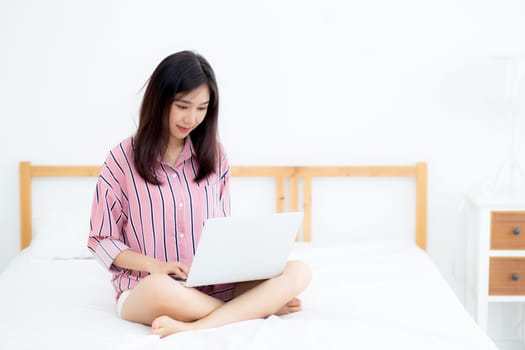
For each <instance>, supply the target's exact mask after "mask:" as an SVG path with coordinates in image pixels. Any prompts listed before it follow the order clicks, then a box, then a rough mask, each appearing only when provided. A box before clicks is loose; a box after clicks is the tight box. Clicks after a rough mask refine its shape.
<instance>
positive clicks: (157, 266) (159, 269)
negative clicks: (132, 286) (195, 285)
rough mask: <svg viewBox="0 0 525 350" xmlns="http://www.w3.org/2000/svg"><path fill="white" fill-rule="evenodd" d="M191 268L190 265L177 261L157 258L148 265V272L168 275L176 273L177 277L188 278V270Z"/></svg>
mask: <svg viewBox="0 0 525 350" xmlns="http://www.w3.org/2000/svg"><path fill="white" fill-rule="evenodd" d="M189 271H190V268H189V266H188V265H185V264H183V263H180V262H177V261H168V262H165V261H160V260H155V261H153V263H152V264H151V265H150V266H148V272H149V273H150V274H152V273H165V274H167V275H174V276H175V277H177V278H180V279H183V280H185V279H186V278H188V272H189Z"/></svg>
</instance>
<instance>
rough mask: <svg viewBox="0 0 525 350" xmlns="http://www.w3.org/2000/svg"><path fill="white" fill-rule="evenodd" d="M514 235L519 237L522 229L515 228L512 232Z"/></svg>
mask: <svg viewBox="0 0 525 350" xmlns="http://www.w3.org/2000/svg"><path fill="white" fill-rule="evenodd" d="M512 233H513V234H515V235H516V236H517V235H519V234H520V233H521V231H520V228H519V227H514V229H513V230H512Z"/></svg>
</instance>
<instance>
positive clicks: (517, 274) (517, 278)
mask: <svg viewBox="0 0 525 350" xmlns="http://www.w3.org/2000/svg"><path fill="white" fill-rule="evenodd" d="M519 279H520V274H519V273H517V272H514V273H513V274H512V280H513V281H517V280H519Z"/></svg>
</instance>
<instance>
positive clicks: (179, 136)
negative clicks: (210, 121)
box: [169, 84, 210, 144]
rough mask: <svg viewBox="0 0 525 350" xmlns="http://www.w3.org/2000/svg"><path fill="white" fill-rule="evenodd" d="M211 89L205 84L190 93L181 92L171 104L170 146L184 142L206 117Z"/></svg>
mask: <svg viewBox="0 0 525 350" xmlns="http://www.w3.org/2000/svg"><path fill="white" fill-rule="evenodd" d="M209 102H210V89H209V88H208V85H207V84H203V85H201V86H199V87H197V88H195V89H194V90H191V91H189V92H179V93H178V94H176V95H175V99H174V100H173V102H172V104H171V109H170V114H169V126H170V144H173V143H183V140H184V138H185V137H186V136H188V135H189V134H190V132H191V131H192V130H193V129H195V128H196V127H197V126H198V125H199V124H200V123H202V121H203V120H204V117H205V116H206V111H207V110H208V103H209Z"/></svg>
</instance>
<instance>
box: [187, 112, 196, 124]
mask: <svg viewBox="0 0 525 350" xmlns="http://www.w3.org/2000/svg"><path fill="white" fill-rule="evenodd" d="M196 118H197V112H196V111H194V110H189V111H188V113H186V115H185V116H184V122H185V123H187V124H193V123H194V122H195V119H196Z"/></svg>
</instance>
